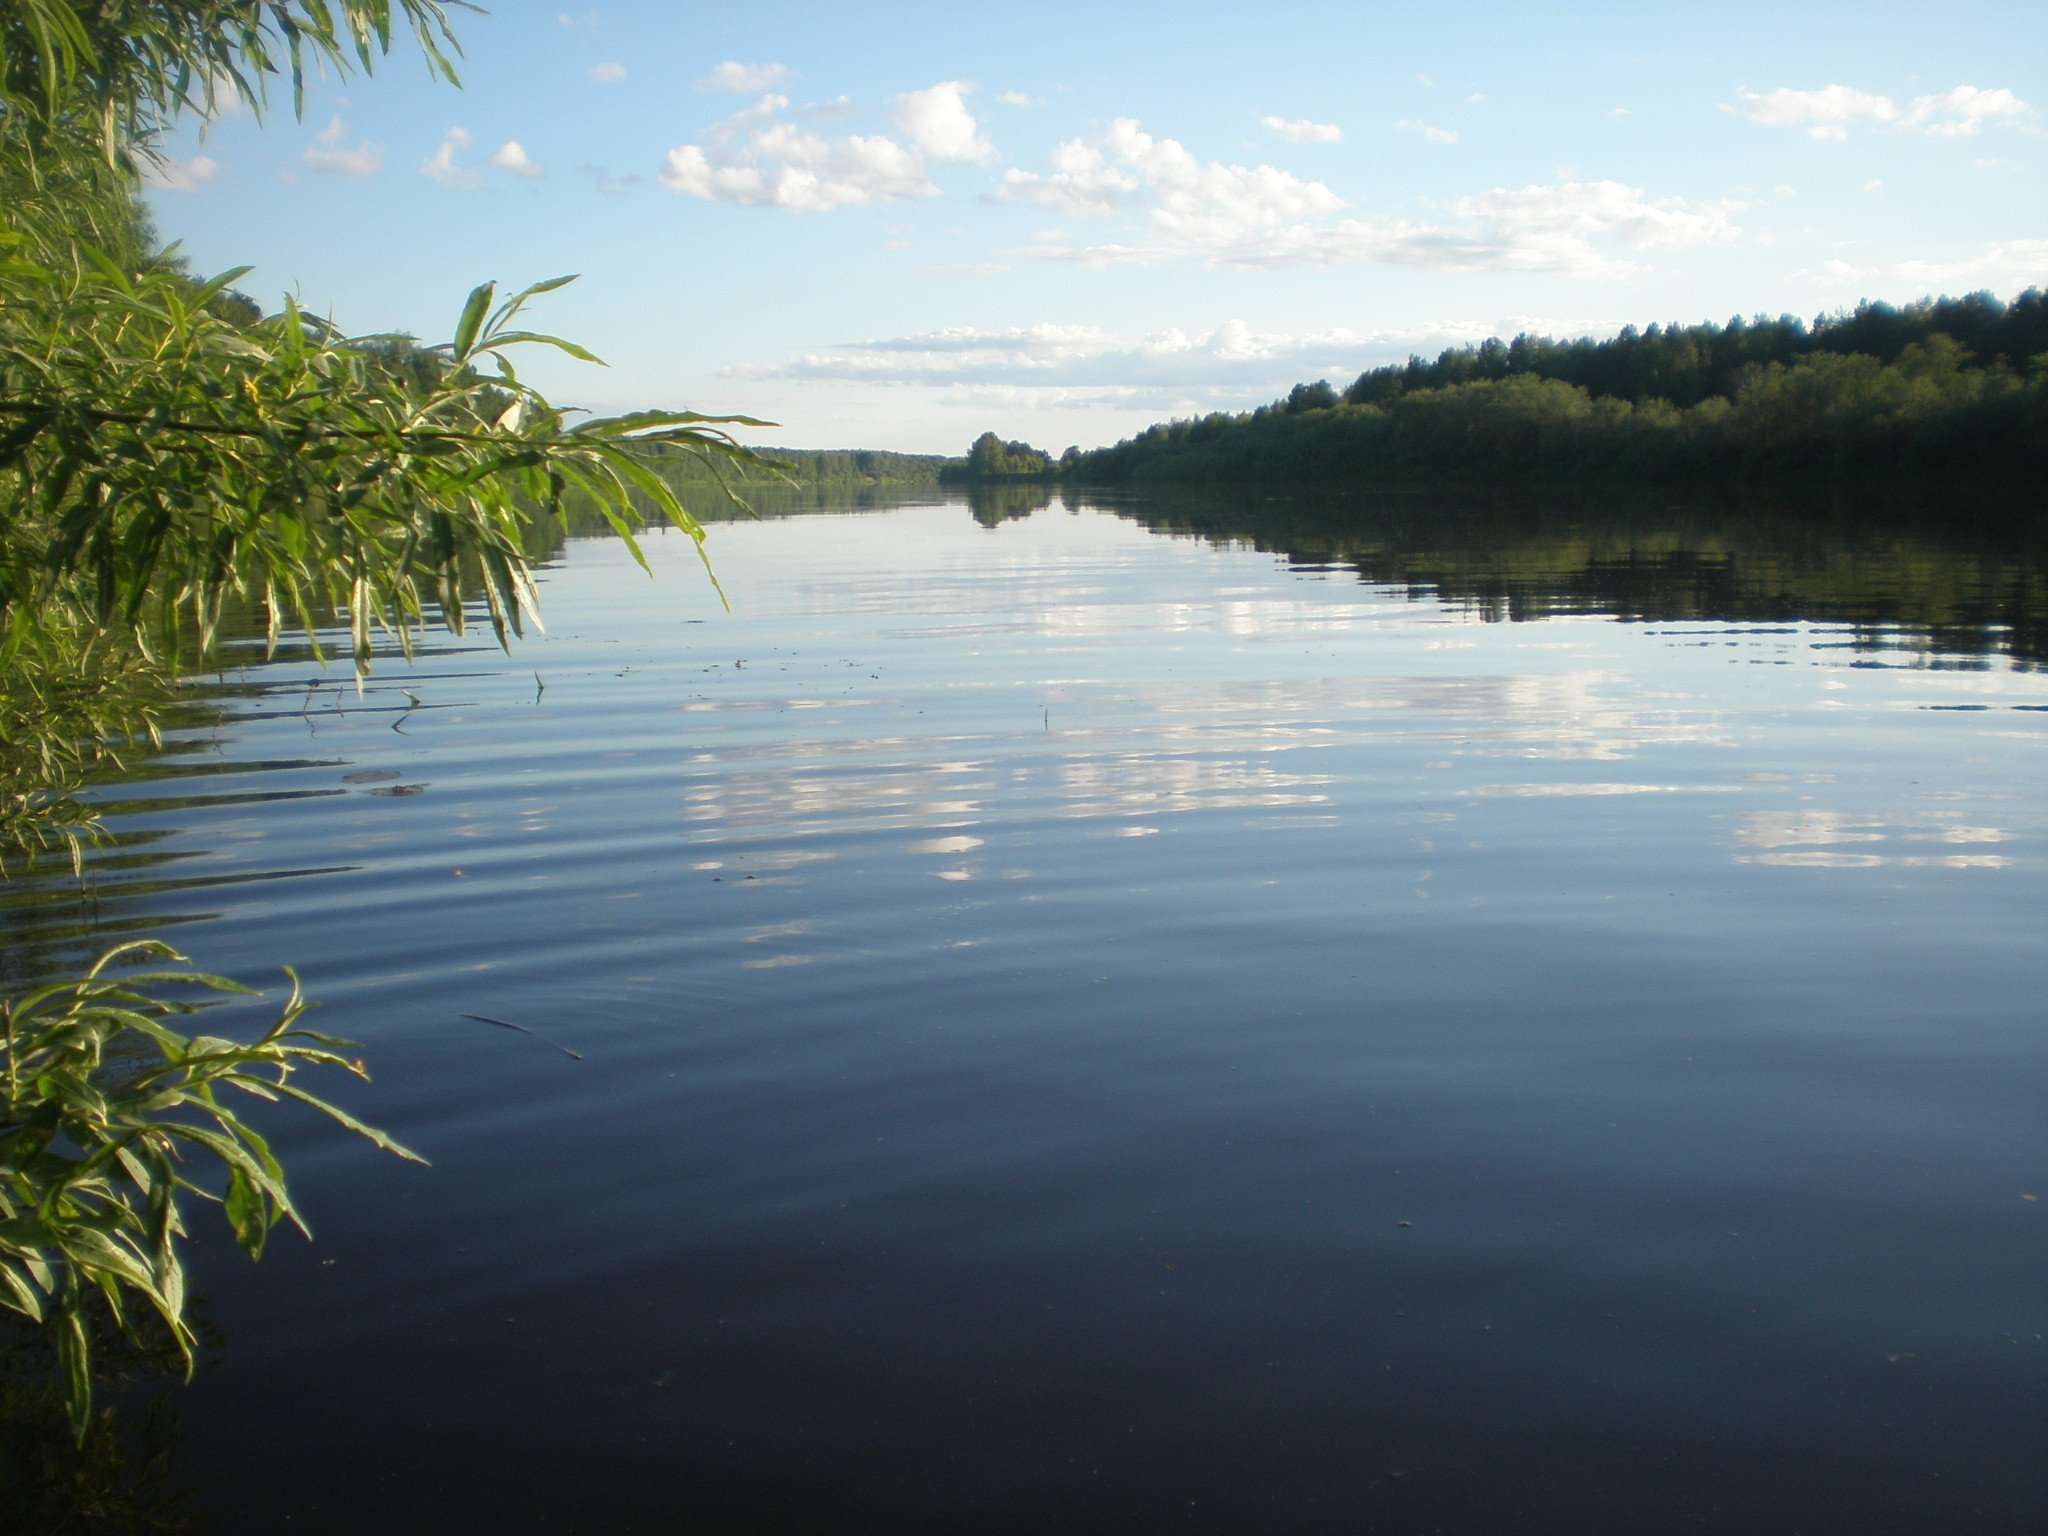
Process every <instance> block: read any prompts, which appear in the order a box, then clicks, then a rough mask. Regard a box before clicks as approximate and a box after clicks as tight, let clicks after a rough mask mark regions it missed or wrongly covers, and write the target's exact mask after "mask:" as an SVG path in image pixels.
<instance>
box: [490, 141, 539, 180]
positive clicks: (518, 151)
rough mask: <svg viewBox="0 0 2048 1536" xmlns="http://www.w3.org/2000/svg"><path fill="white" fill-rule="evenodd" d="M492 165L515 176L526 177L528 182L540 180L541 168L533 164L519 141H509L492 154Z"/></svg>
mask: <svg viewBox="0 0 2048 1536" xmlns="http://www.w3.org/2000/svg"><path fill="white" fill-rule="evenodd" d="M491 164H493V165H495V166H496V167H497V168H498V169H499V170H501V171H510V172H511V173H512V174H513V175H514V176H524V177H525V178H526V179H527V180H528V181H538V180H539V179H540V174H541V170H540V167H539V166H537V165H535V164H534V163H533V160H532V157H531V156H529V155H528V154H527V153H526V149H525V146H524V145H522V144H521V143H520V142H519V141H518V140H517V139H507V140H506V141H505V142H504V143H502V144H500V145H499V146H498V147H497V149H496V150H494V151H493V152H492V154H491Z"/></svg>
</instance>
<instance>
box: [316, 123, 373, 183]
mask: <svg viewBox="0 0 2048 1536" xmlns="http://www.w3.org/2000/svg"><path fill="white" fill-rule="evenodd" d="M313 137H314V142H313V143H312V144H309V145H308V146H307V147H306V152H305V154H304V155H303V156H302V157H301V159H302V161H303V163H304V165H305V167H306V169H307V170H309V171H319V172H320V173H322V174H323V175H328V176H349V177H353V178H355V179H356V180H361V179H362V178H364V177H366V176H374V175H376V174H377V172H378V170H379V169H381V168H382V166H383V164H384V146H383V145H381V144H371V143H368V142H367V141H366V142H364V143H360V144H358V145H356V147H355V148H354V149H346V148H344V147H343V144H344V141H345V140H346V139H347V137H348V129H347V128H346V127H345V126H344V125H343V123H342V121H341V115H340V114H339V113H336V114H335V116H334V117H333V119H332V120H331V121H329V123H328V124H327V126H326V127H325V128H322V129H321V130H320V131H319V132H318V133H317V134H315V135H314V136H313Z"/></svg>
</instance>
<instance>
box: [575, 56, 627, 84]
mask: <svg viewBox="0 0 2048 1536" xmlns="http://www.w3.org/2000/svg"><path fill="white" fill-rule="evenodd" d="M583 73H584V74H586V75H588V76H590V78H591V79H593V80H595V81H596V82H597V83H598V84H599V85H611V84H613V83H615V82H617V81H620V80H623V79H625V78H626V66H625V65H623V64H621V63H620V62H619V61H618V60H616V59H607V60H606V61H605V62H604V63H602V64H593V65H591V66H590V68H588V69H586V70H585V71H583Z"/></svg>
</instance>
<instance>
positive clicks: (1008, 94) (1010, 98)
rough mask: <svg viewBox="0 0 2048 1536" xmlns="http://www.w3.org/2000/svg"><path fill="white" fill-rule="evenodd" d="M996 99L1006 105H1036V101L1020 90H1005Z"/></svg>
mask: <svg viewBox="0 0 2048 1536" xmlns="http://www.w3.org/2000/svg"><path fill="white" fill-rule="evenodd" d="M996 100H997V101H1000V102H1001V103H1002V104H1003V105H1004V106H1006V107H1035V106H1037V105H1038V103H1037V102H1035V101H1033V100H1032V99H1031V98H1030V97H1029V96H1026V95H1025V94H1024V93H1023V92H1022V91H1005V92H1003V94H1002V95H1000V96H998V97H997V98H996Z"/></svg>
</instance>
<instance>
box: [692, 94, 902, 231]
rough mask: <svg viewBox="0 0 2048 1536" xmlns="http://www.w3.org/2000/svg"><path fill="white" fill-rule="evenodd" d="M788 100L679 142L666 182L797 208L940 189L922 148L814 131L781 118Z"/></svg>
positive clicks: (764, 104)
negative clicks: (703, 138) (707, 139)
mask: <svg viewBox="0 0 2048 1536" xmlns="http://www.w3.org/2000/svg"><path fill="white" fill-rule="evenodd" d="M788 105H789V103H788V102H787V100H785V99H784V98H783V97H780V96H765V97H763V98H762V99H761V100H760V101H759V102H757V103H756V104H755V105H754V106H753V107H751V108H749V109H748V110H747V111H745V112H742V113H738V114H736V115H735V116H734V117H732V118H729V119H727V121H726V122H724V123H721V124H720V125H719V126H718V128H716V129H714V130H713V133H712V143H711V146H710V147H709V148H708V149H707V148H705V147H704V146H702V145H698V144H678V145H677V146H676V147H675V148H674V149H671V150H670V151H669V152H668V156H667V158H666V160H665V162H664V164H663V168H662V172H661V179H662V183H663V185H665V186H667V187H668V188H669V189H670V190H671V191H673V192H680V193H683V194H685V195H686V196H690V197H701V198H704V199H705V200H706V201H708V202H715V203H737V204H740V205H741V206H744V207H753V208H782V209H785V210H787V211H789V212H792V213H822V212H825V211H827V210H829V209H833V208H840V207H845V206H847V205H850V204H865V203H894V202H901V201H903V200H904V199H906V198H912V197H930V196H933V195H935V194H936V193H937V192H938V188H937V187H935V186H933V185H932V184H931V180H930V178H928V177H927V176H926V175H925V170H924V160H923V158H922V157H921V156H919V155H918V154H917V153H916V151H914V150H911V149H906V148H905V147H904V146H903V145H901V144H899V143H898V142H897V141H896V140H894V139H892V138H890V137H888V136H887V135H886V134H873V135H868V136H862V135H858V134H856V135H854V136H852V137H849V138H843V139H827V138H824V137H822V136H820V135H818V134H815V133H809V132H806V131H805V130H803V129H801V128H798V127H797V126H796V125H795V124H793V123H789V122H786V121H783V120H781V119H780V117H779V116H778V114H779V113H780V112H781V111H782V110H783V109H784V108H786V107H787V106H788Z"/></svg>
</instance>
